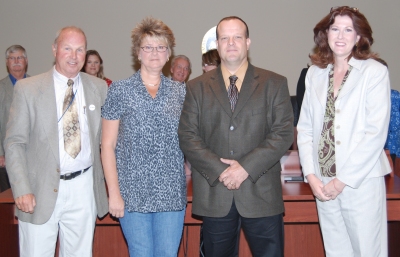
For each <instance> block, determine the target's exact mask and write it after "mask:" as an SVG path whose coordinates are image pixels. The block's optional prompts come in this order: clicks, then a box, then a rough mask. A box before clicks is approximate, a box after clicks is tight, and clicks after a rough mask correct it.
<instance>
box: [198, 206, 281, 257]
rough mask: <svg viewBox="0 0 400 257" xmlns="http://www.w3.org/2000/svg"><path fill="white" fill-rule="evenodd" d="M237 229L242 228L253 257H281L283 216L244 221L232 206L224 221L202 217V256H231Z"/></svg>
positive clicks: (234, 246)
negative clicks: (203, 253)
mask: <svg viewBox="0 0 400 257" xmlns="http://www.w3.org/2000/svg"><path fill="white" fill-rule="evenodd" d="M240 228H243V231H244V234H245V236H246V239H247V242H248V243H249V246H250V250H251V253H252V255H253V256H254V257H282V256H283V250H284V246H283V244H284V236H283V231H284V228H283V216H282V214H278V215H274V216H269V217H262V218H244V217H242V216H240V214H239V213H238V211H237V209H236V205H235V203H234V202H233V203H232V207H231V209H230V211H229V213H228V215H227V216H225V217H222V218H211V217H203V240H204V250H205V256H212V257H232V256H234V253H235V248H236V245H237V238H238V236H239V232H240Z"/></svg>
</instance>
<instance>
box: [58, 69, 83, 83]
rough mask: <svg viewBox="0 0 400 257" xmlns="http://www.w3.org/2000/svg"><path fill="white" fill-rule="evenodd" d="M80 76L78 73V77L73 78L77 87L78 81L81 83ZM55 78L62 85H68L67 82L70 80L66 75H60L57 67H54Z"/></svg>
mask: <svg viewBox="0 0 400 257" xmlns="http://www.w3.org/2000/svg"><path fill="white" fill-rule="evenodd" d="M79 74H80V73H78V75H76V76H75V77H74V78H71V79H72V80H73V81H74V85H77V81H79V78H80V76H79ZM53 76H54V78H55V79H57V80H58V81H60V82H61V83H63V84H65V85H67V82H68V80H69V78H67V77H65V76H64V75H62V74H61V73H59V72H58V71H57V70H56V66H54V68H53Z"/></svg>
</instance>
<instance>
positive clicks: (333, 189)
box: [322, 178, 346, 200]
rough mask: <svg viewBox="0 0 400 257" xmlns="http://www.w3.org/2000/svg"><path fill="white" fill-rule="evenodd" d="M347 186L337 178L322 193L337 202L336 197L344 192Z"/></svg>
mask: <svg viewBox="0 0 400 257" xmlns="http://www.w3.org/2000/svg"><path fill="white" fill-rule="evenodd" d="M345 186H346V184H345V183H343V182H342V181H340V180H339V179H337V178H334V179H332V180H331V181H330V182H329V183H328V184H326V185H325V186H324V187H323V188H322V192H323V193H324V194H325V195H329V196H331V198H332V200H335V199H336V197H337V196H338V195H339V194H340V193H341V192H342V191H343V188H344V187H345Z"/></svg>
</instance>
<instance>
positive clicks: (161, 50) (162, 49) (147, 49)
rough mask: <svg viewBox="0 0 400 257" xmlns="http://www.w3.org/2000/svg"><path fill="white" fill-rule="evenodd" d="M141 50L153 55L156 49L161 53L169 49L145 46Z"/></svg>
mask: <svg viewBox="0 0 400 257" xmlns="http://www.w3.org/2000/svg"><path fill="white" fill-rule="evenodd" d="M140 48H142V49H143V51H145V52H146V53H151V52H153V50H154V49H156V51H157V52H159V53H163V52H165V51H167V49H168V47H167V46H143V47H140Z"/></svg>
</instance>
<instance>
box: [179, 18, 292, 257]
mask: <svg viewBox="0 0 400 257" xmlns="http://www.w3.org/2000/svg"><path fill="white" fill-rule="evenodd" d="M249 47H250V38H249V31H248V28H247V25H246V23H245V22H244V21H243V20H242V19H240V18H239V17H235V16H232V17H226V18H224V19H222V20H221V21H220V22H219V24H218V26H217V49H218V53H219V55H220V57H221V65H220V66H219V67H218V68H216V69H214V70H212V71H209V72H207V73H205V74H203V75H202V76H200V77H198V78H196V79H193V80H191V81H189V82H188V84H187V92H186V99H185V102H184V105H183V110H182V115H181V119H180V123H179V130H178V133H179V139H180V145H181V148H182V151H183V153H184V154H185V156H186V158H187V159H188V160H189V162H190V163H191V165H192V179H193V210H192V211H193V213H194V214H196V215H199V216H202V217H203V238H204V246H205V255H206V256H215V257H218V256H233V253H234V251H235V246H236V242H237V236H238V233H239V231H240V228H243V230H244V232H245V234H246V238H247V241H248V243H249V246H250V249H251V251H252V254H253V256H257V257H259V256H276V257H277V256H279V257H280V256H283V240H284V237H283V215H282V213H283V211H284V207H283V200H282V188H281V179H280V175H281V174H280V171H281V165H280V158H281V157H282V155H283V154H284V153H285V152H286V151H287V149H288V148H289V146H290V145H291V144H292V143H293V110H292V106H291V103H290V96H289V91H288V87H287V81H286V78H285V77H283V76H281V75H278V74H276V73H273V72H271V71H267V70H263V69H260V68H257V67H254V66H253V65H251V64H250V63H249V62H248V60H247V51H248V49H249Z"/></svg>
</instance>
